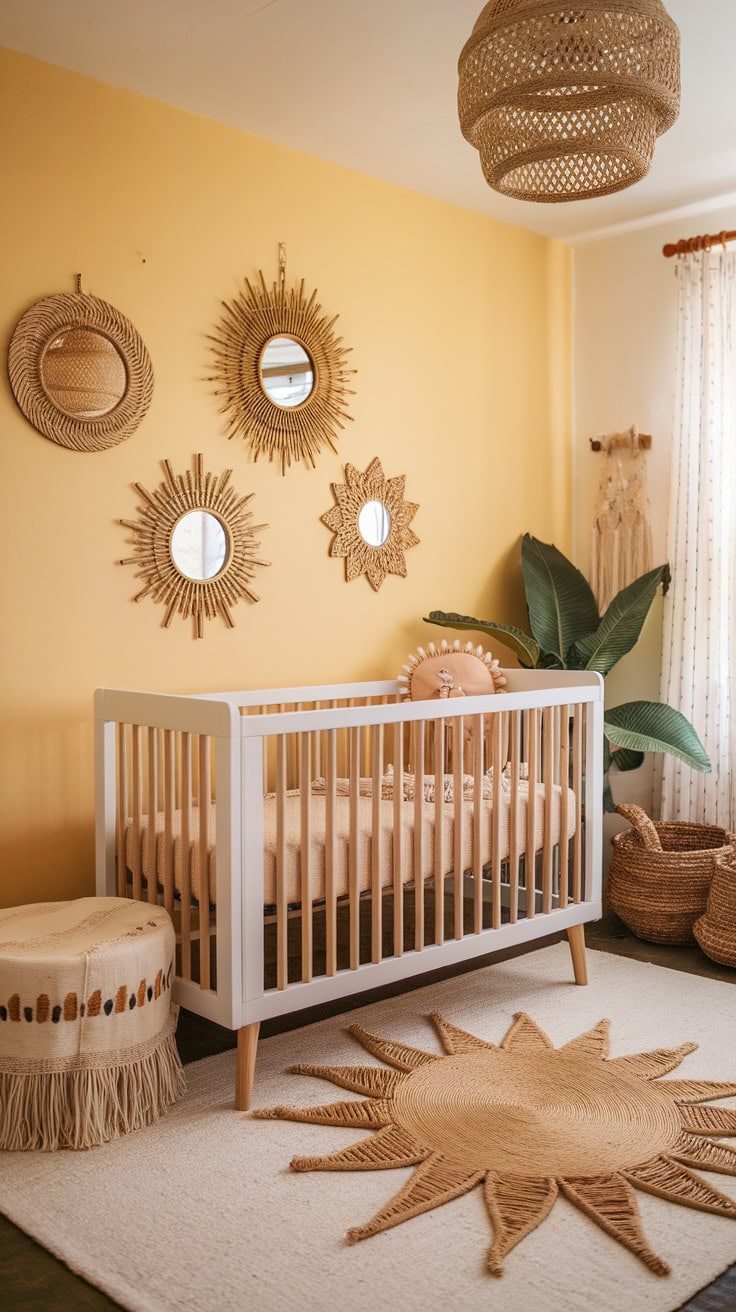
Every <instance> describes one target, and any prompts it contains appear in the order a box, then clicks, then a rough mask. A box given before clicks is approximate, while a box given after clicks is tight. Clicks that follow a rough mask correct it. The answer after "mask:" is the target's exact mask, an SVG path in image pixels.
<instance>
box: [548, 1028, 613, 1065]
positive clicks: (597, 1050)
mask: <svg viewBox="0 0 736 1312" xmlns="http://www.w3.org/2000/svg"><path fill="white" fill-rule="evenodd" d="M610 1031H611V1022H610V1020H599V1021H598V1024H597V1025H595V1026H594V1027H593V1029H592V1030H587V1031H586V1033H585V1034H579V1035H578V1037H577V1038H576V1039H571V1040H570V1042H569V1043H565V1044H564V1045H563V1047H562V1048H560V1049H559V1051H560V1052H582V1053H585V1054H586V1055H587V1056H590V1057H601V1058H603V1059H605V1058H606V1057H607V1056H608V1050H609V1047H610Z"/></svg>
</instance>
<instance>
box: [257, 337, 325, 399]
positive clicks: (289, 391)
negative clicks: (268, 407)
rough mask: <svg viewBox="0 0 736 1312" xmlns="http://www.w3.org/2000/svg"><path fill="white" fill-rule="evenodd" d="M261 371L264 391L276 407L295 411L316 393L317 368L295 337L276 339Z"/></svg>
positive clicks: (264, 356)
mask: <svg viewBox="0 0 736 1312" xmlns="http://www.w3.org/2000/svg"><path fill="white" fill-rule="evenodd" d="M260 367H261V383H262V385H263V389H264V391H265V392H266V394H267V395H268V396H269V397H270V398H271V400H272V401H273V402H274V404H275V405H281V406H285V407H286V408H287V409H291V408H292V407H293V406H295V405H301V404H302V401H306V399H307V397H308V396H311V394H312V391H313V390H314V365H313V363H312V361H311V359H310V358H309V356H308V355H307V352H306V351H305V350H304V347H303V346H301V345H300V344H299V342H297V340H296V338H294V337H272V338H271V340H270V342H267V343H266V346H265V348H264V351H263V354H262V355H261V366H260Z"/></svg>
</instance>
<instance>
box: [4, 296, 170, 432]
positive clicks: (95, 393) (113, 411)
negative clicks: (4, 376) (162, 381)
mask: <svg viewBox="0 0 736 1312" xmlns="http://www.w3.org/2000/svg"><path fill="white" fill-rule="evenodd" d="M8 374H9V376H10V385H11V387H12V389H13V395H14V396H15V399H16V401H17V402H18V405H19V406H20V409H21V410H22V411H23V414H24V415H25V417H26V419H27V420H28V421H29V423H31V424H33V427H34V428H36V429H37V430H38V432H39V433H43V435H44V437H48V438H50V439H51V441H52V442H56V443H57V444H58V445H59V446H64V447H67V448H69V449H71V450H73V451H105V450H107V448H108V447H111V446H117V444H118V443H119V442H124V441H125V439H126V438H128V437H130V435H131V434H132V433H134V432H135V430H136V428H137V427H138V425H139V424H140V423H141V421H142V419H143V418H144V416H145V414H146V412H147V410H148V407H149V405H150V404H151V397H152V395H153V369H152V367H151V360H150V357H149V354H148V351H147V350H146V346H145V343H144V342H143V340H142V338H141V337H140V335H139V333H138V332H137V331H136V329H135V327H134V326H133V324H132V323H131V322H130V320H129V319H126V317H125V315H124V314H121V313H120V311H119V310H118V309H116V308H115V306H114V305H110V304H109V303H108V302H107V301H103V300H100V298H99V297H98V296H88V295H87V294H86V293H85V292H83V291H82V290H81V275H78V277H77V292H76V293H75V294H70V293H65V292H64V293H59V294H58V295H56V296H47V297H45V298H44V300H42V301H36V303H35V305H32V306H31V307H30V309H28V310H26V312H25V314H24V315H23V317H22V318H21V319H20V321H19V323H18V324H17V326H16V328H15V331H14V333H13V336H12V338H11V341H10V350H9V353H8Z"/></svg>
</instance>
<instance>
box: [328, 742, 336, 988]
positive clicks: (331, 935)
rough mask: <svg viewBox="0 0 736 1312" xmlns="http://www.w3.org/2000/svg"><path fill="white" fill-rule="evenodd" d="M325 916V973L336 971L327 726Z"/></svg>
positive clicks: (331, 763)
mask: <svg viewBox="0 0 736 1312" xmlns="http://www.w3.org/2000/svg"><path fill="white" fill-rule="evenodd" d="M325 769H326V775H325V785H326V796H325V917H326V949H325V950H326V964H327V974H328V975H336V974H337V889H336V885H335V780H336V778H337V743H336V730H335V729H328V730H327V732H326V741H325Z"/></svg>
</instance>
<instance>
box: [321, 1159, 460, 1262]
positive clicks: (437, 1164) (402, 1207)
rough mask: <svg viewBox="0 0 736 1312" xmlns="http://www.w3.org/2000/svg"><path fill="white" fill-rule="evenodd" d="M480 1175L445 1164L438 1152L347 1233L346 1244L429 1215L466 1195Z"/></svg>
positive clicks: (355, 1242) (448, 1163)
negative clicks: (388, 1200) (423, 1213)
mask: <svg viewBox="0 0 736 1312" xmlns="http://www.w3.org/2000/svg"><path fill="white" fill-rule="evenodd" d="M484 1175H485V1171H476V1172H472V1173H468V1170H467V1168H466V1167H464V1166H461V1165H458V1164H457V1163H453V1162H447V1161H445V1159H444V1158H443V1157H441V1156H440V1155H439V1153H433V1154H432V1156H431V1157H429V1158H428V1159H427V1161H425V1162H423V1163H422V1165H421V1166H419V1167H417V1170H416V1171H415V1172H414V1174H413V1176H412V1177H411V1179H410V1180H408V1181H407V1183H406V1184H405V1185H404V1188H403V1189H401V1190H400V1191H399V1193H397V1194H396V1195H395V1197H394V1198H392V1199H391V1202H390V1203H388V1205H387V1206H386V1207H384V1208H382V1209H381V1211H380V1212H377V1213H376V1215H375V1216H374V1217H373V1219H372V1220H371V1221H368V1222H367V1224H366V1225H359V1226H353V1227H352V1229H350V1230H348V1232H347V1236H346V1238H347V1241H348V1243H349V1244H357V1243H358V1242H359V1240H361V1239H369V1238H370V1236H371V1235H376V1234H378V1233H379V1232H380V1231H382V1230H390V1229H391V1228H392V1226H395V1225H400V1224H401V1222H402V1221H409V1220H410V1219H411V1218H412V1217H414V1216H420V1215H421V1214H422V1212H431V1211H432V1209H433V1208H435V1207H440V1206H441V1205H442V1204H443V1203H449V1202H450V1201H451V1200H452V1199H453V1198H460V1196H461V1195H462V1194H466V1193H469V1192H470V1190H471V1189H474V1188H475V1186H476V1185H477V1184H480V1181H481V1180H482V1179H483V1177H484Z"/></svg>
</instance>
